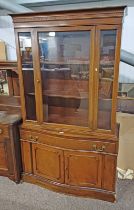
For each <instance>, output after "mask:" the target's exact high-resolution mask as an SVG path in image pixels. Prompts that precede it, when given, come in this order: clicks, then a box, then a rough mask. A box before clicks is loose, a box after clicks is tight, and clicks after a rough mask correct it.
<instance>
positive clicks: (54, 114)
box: [38, 31, 90, 127]
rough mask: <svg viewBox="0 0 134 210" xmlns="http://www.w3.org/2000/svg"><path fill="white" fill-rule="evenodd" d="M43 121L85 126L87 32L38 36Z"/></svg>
mask: <svg viewBox="0 0 134 210" xmlns="http://www.w3.org/2000/svg"><path fill="white" fill-rule="evenodd" d="M38 38H39V47H40V66H41V76H42V89H43V91H42V92H43V109H44V121H45V122H51V123H60V124H68V125H78V126H85V127H87V126H88V109H89V107H88V106H89V97H88V95H89V93H88V91H89V81H88V80H89V54H90V52H89V51H90V32H89V31H80V32H49V33H46V32H45V33H44V32H40V33H38Z"/></svg>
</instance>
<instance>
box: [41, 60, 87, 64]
mask: <svg viewBox="0 0 134 210" xmlns="http://www.w3.org/2000/svg"><path fill="white" fill-rule="evenodd" d="M40 63H41V64H59V65H65V64H87V65H88V64H89V61H86V60H61V61H54V60H51V61H40Z"/></svg>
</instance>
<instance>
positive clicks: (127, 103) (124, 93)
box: [118, 63, 134, 114]
mask: <svg viewBox="0 0 134 210" xmlns="http://www.w3.org/2000/svg"><path fill="white" fill-rule="evenodd" d="M118 111H120V112H126V113H131V114H134V68H133V67H131V66H129V65H127V64H123V65H122V63H121V65H120V72H119V89H118Z"/></svg>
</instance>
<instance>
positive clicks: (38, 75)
mask: <svg viewBox="0 0 134 210" xmlns="http://www.w3.org/2000/svg"><path fill="white" fill-rule="evenodd" d="M50 31H57V32H58V31H59V32H60V31H63V32H69V31H90V33H91V38H90V53H89V55H90V59H89V61H90V64H89V75H90V77H89V117H88V118H89V120H88V124H89V127H88V129H91V128H92V122H93V115H92V113H93V103H92V102H93V100H92V98H93V88H92V85H93V69H94V50H95V49H94V44H95V40H94V37H95V27H94V26H74V27H51V28H37V29H34V32H33V33H34V45H35V46H34V50H35V52H36V55H35V54H34V55H33V56H34V58H35V59H34V64H35V65H34V64H33V65H34V68H35V72H36V76H35V78H37V80H38V81H39V82H38V83H37V82H36V81H35V86H36V88H35V89H37V90H38V91H39V92H38V96H37V97H38V98H37V99H38V101H37V104H36V105H37V110H38V111H39V110H40V111H39V112H40V113H39V115H38V119H39V120H38V122H39V123H45V122H44V120H43V100H42V79H41V70H40V59H39V44H38V33H40V32H50ZM51 124H54V125H58V126H62V124H61V125H59V124H56V123H51ZM68 126H70V127H72V128H76V126H75V125H68ZM86 129H87V127H86Z"/></svg>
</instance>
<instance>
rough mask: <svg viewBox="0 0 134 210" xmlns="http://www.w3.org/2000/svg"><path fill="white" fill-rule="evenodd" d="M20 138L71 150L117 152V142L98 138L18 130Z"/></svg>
mask: <svg viewBox="0 0 134 210" xmlns="http://www.w3.org/2000/svg"><path fill="white" fill-rule="evenodd" d="M20 135H21V139H22V140H26V141H31V142H38V143H43V144H47V145H52V146H55V147H60V148H64V149H73V150H86V151H94V152H101V153H102V152H105V153H115V154H116V153H117V148H118V144H117V143H118V142H106V141H102V140H101V141H99V140H97V139H96V140H93V139H89V140H79V139H73V138H72V139H71V138H64V136H61V137H57V136H53V135H52V136H51V135H48V134H45V133H42V134H39V133H37V132H33V131H26V130H21V132H20Z"/></svg>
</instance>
